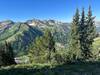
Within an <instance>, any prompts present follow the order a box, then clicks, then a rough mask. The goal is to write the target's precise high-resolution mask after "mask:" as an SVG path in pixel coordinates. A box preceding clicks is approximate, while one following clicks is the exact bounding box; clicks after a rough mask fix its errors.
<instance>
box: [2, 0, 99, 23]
mask: <svg viewBox="0 0 100 75" xmlns="http://www.w3.org/2000/svg"><path fill="white" fill-rule="evenodd" d="M89 4H90V5H91V6H92V11H93V15H94V16H96V20H100V0H0V20H6V19H11V20H14V21H25V20H28V19H32V18H36V19H55V20H60V21H64V22H70V21H71V20H72V17H73V15H74V12H75V10H76V8H79V9H80V11H81V9H82V7H84V8H85V10H86V12H87V9H88V6H89Z"/></svg>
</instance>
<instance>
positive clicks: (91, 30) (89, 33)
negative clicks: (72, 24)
mask: <svg viewBox="0 0 100 75" xmlns="http://www.w3.org/2000/svg"><path fill="white" fill-rule="evenodd" d="M95 28H96V27H95V23H94V17H92V11H91V7H90V6H89V11H88V16H87V18H86V27H85V30H86V31H85V37H86V38H85V39H84V40H85V44H86V45H85V48H84V51H83V54H84V57H85V58H89V57H91V55H92V52H91V50H92V44H93V42H94V38H95V37H96V30H95Z"/></svg>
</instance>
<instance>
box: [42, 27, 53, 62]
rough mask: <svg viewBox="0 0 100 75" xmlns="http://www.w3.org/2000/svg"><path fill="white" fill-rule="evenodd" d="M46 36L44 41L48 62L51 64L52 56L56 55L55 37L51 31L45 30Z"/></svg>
mask: <svg viewBox="0 0 100 75" xmlns="http://www.w3.org/2000/svg"><path fill="white" fill-rule="evenodd" d="M44 34H45V35H44V36H43V38H45V39H44V46H45V47H46V48H47V52H48V54H47V60H48V62H51V60H52V54H53V53H55V41H54V38H53V35H52V33H51V31H50V30H49V29H46V30H45V33H44Z"/></svg>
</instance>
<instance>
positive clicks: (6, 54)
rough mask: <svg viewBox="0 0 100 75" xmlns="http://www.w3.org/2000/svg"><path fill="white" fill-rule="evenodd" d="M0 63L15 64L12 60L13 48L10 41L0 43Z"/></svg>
mask: <svg viewBox="0 0 100 75" xmlns="http://www.w3.org/2000/svg"><path fill="white" fill-rule="evenodd" d="M0 45H1V46H2V47H1V46H0V63H1V64H0V65H3V66H6V65H13V64H16V63H15V60H14V53H13V48H12V47H11V44H10V43H7V42H5V44H0Z"/></svg>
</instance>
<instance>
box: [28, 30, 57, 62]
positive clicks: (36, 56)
mask: <svg viewBox="0 0 100 75" xmlns="http://www.w3.org/2000/svg"><path fill="white" fill-rule="evenodd" d="M52 52H53V53H54V52H55V42H54V40H53V36H52V34H51V32H50V31H49V30H45V32H44V35H43V36H41V37H37V38H36V40H35V42H34V45H33V46H31V48H30V51H29V56H30V60H31V62H38V63H45V62H50V61H51V59H52V58H51V56H52Z"/></svg>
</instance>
